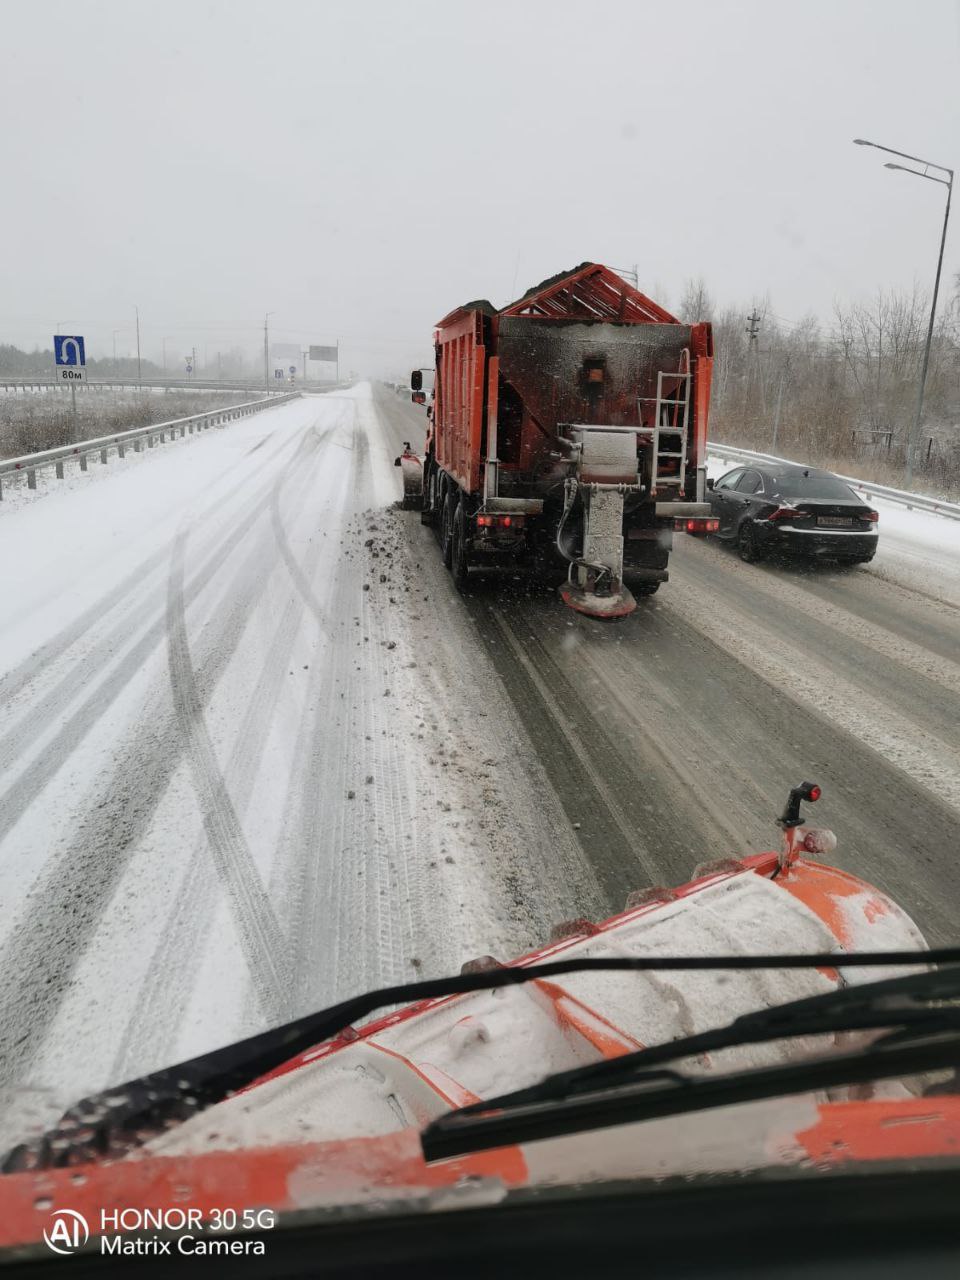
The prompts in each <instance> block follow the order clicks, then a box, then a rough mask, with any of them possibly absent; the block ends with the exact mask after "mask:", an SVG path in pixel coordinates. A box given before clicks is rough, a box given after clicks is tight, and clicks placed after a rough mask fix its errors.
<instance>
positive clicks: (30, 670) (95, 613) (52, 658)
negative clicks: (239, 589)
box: [0, 437, 296, 768]
mask: <svg viewBox="0 0 960 1280" xmlns="http://www.w3.org/2000/svg"><path fill="white" fill-rule="evenodd" d="M295 441H296V437H293V439H292V440H283V441H282V442H281V443H280V444H279V445H278V446H277V448H276V449H273V450H271V451H270V453H269V454H268V455H267V456H266V457H265V458H263V459H262V460H261V465H265V464H268V462H271V461H275V460H277V458H278V457H279V455H280V454H282V453H283V452H284V451H285V450H286V449H288V448H290V447H291V445H292V444H293V443H295ZM242 461H243V459H240V460H239V461H238V462H235V463H232V464H231V465H230V466H229V467H227V468H226V470H225V471H224V473H223V474H224V475H226V474H228V473H229V472H231V471H233V470H234V468H235V467H237V466H239V465H241V463H242ZM244 490H245V484H244V482H243V481H241V482H240V483H239V484H236V485H234V486H233V487H232V488H231V489H230V490H228V492H227V493H225V494H223V495H221V497H219V498H217V499H216V501H214V502H213V503H211V505H210V506H209V507H207V508H206V509H205V510H204V511H201V512H200V513H199V514H198V516H197V520H198V522H199V521H201V520H207V519H209V518H210V517H211V516H213V515H215V514H216V513H217V512H218V511H220V510H221V509H222V508H223V507H224V506H226V505H228V504H229V503H230V502H231V501H232V499H234V498H235V497H238V496H243V494H244ZM168 556H169V553H168V551H167V549H166V548H163V549H162V550H160V551H156V552H154V553H153V554H152V555H150V556H147V558H146V559H145V560H143V561H142V562H141V563H140V564H139V565H137V567H136V568H135V569H134V570H132V572H130V573H129V574H127V576H126V577H125V578H123V579H122V580H121V582H120V583H118V585H117V586H116V587H114V588H112V590H110V591H108V592H106V593H105V594H104V595H103V596H101V597H100V598H99V599H98V600H97V601H96V602H95V603H94V604H93V605H91V606H90V608H89V609H86V610H84V612H83V613H81V614H80V616H79V617H78V618H76V619H74V621H73V622H71V623H70V625H69V626H67V627H64V628H63V630H62V631H60V632H58V633H57V635H55V636H53V637H51V639H50V640H48V641H47V642H46V643H45V644H43V645H42V646H41V647H40V648H39V649H37V650H35V652H33V653H32V654H30V656H29V657H28V658H26V659H24V661H23V662H21V663H20V664H19V666H17V667H14V668H12V669H11V670H10V671H7V672H5V673H4V674H3V675H2V676H0V702H2V703H3V705H4V706H6V707H8V708H9V707H10V706H11V704H12V703H14V702H15V701H16V700H17V699H18V698H19V697H20V695H21V694H22V693H23V692H24V690H25V689H27V688H28V687H29V686H30V685H31V684H32V683H33V682H34V680H36V678H37V677H38V676H39V675H44V674H46V673H47V671H48V670H49V669H50V668H51V667H52V666H53V665H54V663H55V662H56V661H57V659H58V658H60V657H62V656H63V655H64V653H66V652H67V651H68V650H69V649H71V648H73V646H74V645H75V644H76V643H77V642H78V641H80V640H82V639H83V637H84V636H85V635H86V634H87V633H88V632H89V631H90V630H91V629H92V628H94V627H95V626H97V624H99V623H101V622H102V621H103V620H104V619H105V618H106V617H108V616H109V614H110V613H112V611H113V610H114V609H115V607H116V606H117V605H118V604H120V605H125V606H128V607H130V608H131V609H132V612H134V613H136V612H138V608H137V606H136V603H135V601H134V600H133V596H134V593H135V592H136V590H137V588H138V587H141V586H143V585H144V580H145V579H146V578H148V577H149V576H150V575H151V574H152V573H154V572H155V571H156V570H158V569H161V568H162V567H163V566H164V565H165V564H166V563H167V560H168ZM163 593H164V586H163V584H162V583H159V584H158V586H157V600H158V601H162V599H163ZM135 630H136V624H133V625H128V626H127V628H126V631H127V632H128V634H133V632H134V631H135ZM122 638H123V637H122V635H121V634H120V633H119V629H118V631H114V632H111V634H110V635H109V636H108V637H105V639H104V640H103V641H101V642H100V644H99V645H98V646H97V648H96V650H95V653H96V654H97V655H98V661H99V663H100V664H101V665H102V661H103V656H104V654H106V653H109V652H111V651H112V650H113V649H115V648H116V646H117V643H118V642H119V640H120V639H122ZM65 683H69V684H72V685H73V686H74V687H76V685H77V683H78V681H77V677H76V670H75V669H71V670H70V671H69V672H68V674H67V676H66V680H65ZM33 710H34V711H35V708H34V709H33ZM31 718H32V715H31ZM2 765H3V762H2V761H0V768H2Z"/></svg>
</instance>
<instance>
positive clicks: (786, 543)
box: [754, 520, 878, 559]
mask: <svg viewBox="0 0 960 1280" xmlns="http://www.w3.org/2000/svg"><path fill="white" fill-rule="evenodd" d="M754 528H755V529H756V531H757V538H758V540H759V542H760V545H761V546H763V547H764V548H765V549H767V550H769V551H774V550H776V551H783V552H789V553H790V554H791V555H801V556H824V557H831V556H839V557H843V558H847V557H849V558H850V559H859V558H860V557H862V556H872V555H873V553H874V552H875V551H876V549H877V540H878V534H877V533H868V532H865V531H864V530H862V529H818V528H816V527H814V528H810V529H800V528H796V527H794V526H793V525H787V526H783V525H778V524H771V523H768V522H765V521H762V520H760V521H757V523H756V524H755V525H754Z"/></svg>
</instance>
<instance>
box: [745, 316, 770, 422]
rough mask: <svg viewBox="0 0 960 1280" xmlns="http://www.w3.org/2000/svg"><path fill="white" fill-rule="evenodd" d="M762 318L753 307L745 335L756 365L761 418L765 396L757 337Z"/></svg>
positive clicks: (765, 414) (748, 317)
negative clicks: (748, 339)
mask: <svg viewBox="0 0 960 1280" xmlns="http://www.w3.org/2000/svg"><path fill="white" fill-rule="evenodd" d="M762 318H763V317H762V316H761V315H759V313H758V312H757V308H756V307H754V308H753V311H752V312H751V313H750V315H748V316H747V333H748V335H749V338H750V346H751V347H752V348H753V353H754V358H755V360H756V364H757V382H758V383H759V385H760V412H761V414H762V415H763V417H766V416H767V396H766V390H765V388H764V385H763V368H762V366H761V364H760V343H759V342H758V341H757V337H758V335H759V333H760V321H761V320H762Z"/></svg>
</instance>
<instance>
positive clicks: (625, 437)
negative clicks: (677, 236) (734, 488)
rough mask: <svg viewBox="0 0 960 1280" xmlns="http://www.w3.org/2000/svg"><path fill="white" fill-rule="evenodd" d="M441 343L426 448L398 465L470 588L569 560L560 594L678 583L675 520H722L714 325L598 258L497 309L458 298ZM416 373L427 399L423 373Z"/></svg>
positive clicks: (593, 594) (604, 606)
mask: <svg viewBox="0 0 960 1280" xmlns="http://www.w3.org/2000/svg"><path fill="white" fill-rule="evenodd" d="M435 348H436V381H435V384H434V389H433V394H432V404H430V405H429V407H428V410H427V411H428V415H429V425H428V431H427V441H426V452H425V455H424V456H423V457H422V458H420V457H417V456H415V455H414V454H412V453H411V452H410V451H409V449H408V450H407V451H406V452H405V453H404V455H403V457H402V458H400V459H398V462H399V464H400V465H401V466H403V468H404V489H405V496H406V499H407V504H408V505H411V506H414V505H416V506H420V507H421V509H422V512H423V520H424V522H425V523H428V524H436V526H437V528H438V531H439V536H440V544H441V549H442V552H443V557H444V560H445V562H446V563H447V565H448V566H449V567H450V569H451V571H452V573H453V576H454V579H455V581H456V582H457V585H458V586H461V587H462V586H463V585H464V584H465V583H466V581H467V577H468V574H469V572H470V569H471V568H473V567H482V566H493V565H496V564H498V563H499V564H502V563H505V562H506V563H516V562H520V563H524V562H530V561H534V562H537V563H543V561H544V558H545V557H554V558H555V559H557V560H559V558H560V557H562V558H563V559H564V560H566V561H567V562H568V565H569V568H568V575H567V581H566V583H565V584H564V586H563V587H562V588H561V594H562V596H563V599H564V601H565V602H566V603H567V604H568V605H570V606H571V607H572V608H575V609H578V610H580V611H581V612H584V613H588V614H593V615H595V616H600V617H611V616H613V617H615V616H620V615H623V614H625V613H629V612H631V611H632V610H633V609H634V608H635V607H636V602H635V599H634V594H633V593H636V594H643V595H651V594H652V593H653V592H654V591H656V590H657V588H658V587H659V585H660V583H661V582H665V581H666V579H667V560H668V557H669V553H670V549H671V546H672V539H673V533H674V530H675V529H677V528H680V529H683V530H684V531H686V532H690V533H701V532H707V531H708V530H709V528H710V527H711V525H710V508H709V505H708V504H707V503H705V502H704V487H705V480H704V463H705V450H706V440H707V414H708V409H709V402H710V375H711V367H712V363H713V360H712V352H713V344H712V336H711V329H710V325H709V324H694V325H687V324H680V323H679V322H678V321H677V320H676V319H675V317H673V316H671V315H670V314H669V313H668V312H667V311H665V310H664V309H663V308H662V307H660V306H658V305H657V304H656V303H655V302H652V301H651V300H650V299H649V298H648V297H646V296H645V295H644V294H642V293H640V292H639V290H637V289H635V288H633V287H632V286H631V285H629V284H628V283H627V282H626V281H625V280H623V279H621V278H620V276H618V275H617V274H616V273H615V272H613V271H611V270H610V269H609V268H608V267H604V266H601V265H599V264H597V263H592V262H587V263H583V264H582V265H581V266H579V267H577V268H576V269H575V270H573V271H568V272H565V273H563V274H562V275H559V276H555V277H554V278H552V279H550V280H545V281H544V282H543V283H542V284H539V285H537V286H536V287H535V288H533V289H531V290H530V291H529V292H528V293H526V294H524V296H523V297H522V298H520V299H519V300H518V301H516V302H514V303H511V304H510V305H509V306H507V307H504V308H502V309H501V310H499V311H498V310H497V309H496V308H495V307H493V306H492V305H491V304H490V303H489V302H484V301H480V302H469V303H467V304H466V305H464V306H462V307H457V308H456V310H454V311H451V312H450V314H449V315H447V316H445V317H444V318H443V319H442V320H441V321H440V322H439V324H438V325H437V328H436V333H435ZM411 385H412V387H413V399H414V401H415V402H416V403H421V404H422V403H425V402H426V400H427V395H426V393H425V391H424V389H423V373H422V371H420V370H417V371H415V372H414V374H413V376H412V379H411ZM625 578H628V579H629V580H630V584H631V586H632V587H633V593H632V592H631V590H630V589H629V588H628V586H627V585H626V582H625V581H624V579H625Z"/></svg>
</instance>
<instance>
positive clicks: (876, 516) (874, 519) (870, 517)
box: [863, 511, 880, 524]
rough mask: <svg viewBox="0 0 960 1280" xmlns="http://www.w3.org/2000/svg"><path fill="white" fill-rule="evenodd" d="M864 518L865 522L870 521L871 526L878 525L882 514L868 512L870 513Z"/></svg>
mask: <svg viewBox="0 0 960 1280" xmlns="http://www.w3.org/2000/svg"><path fill="white" fill-rule="evenodd" d="M863 518H864V520H866V521H868V522H869V523H870V524H876V523H877V521H878V520H879V519H880V512H879V511H868V512H867V514H866V515H865V516H864V517H863Z"/></svg>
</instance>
